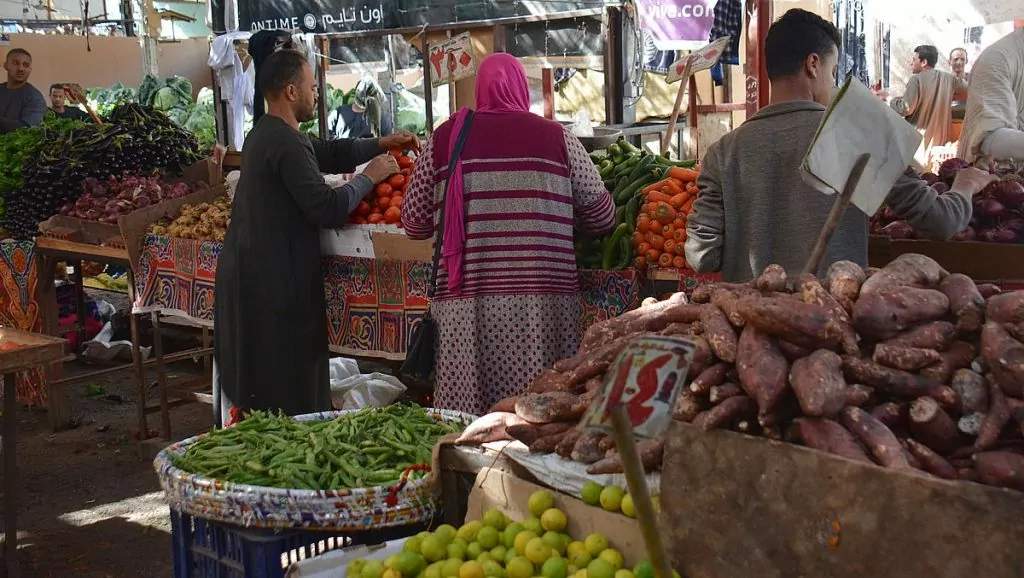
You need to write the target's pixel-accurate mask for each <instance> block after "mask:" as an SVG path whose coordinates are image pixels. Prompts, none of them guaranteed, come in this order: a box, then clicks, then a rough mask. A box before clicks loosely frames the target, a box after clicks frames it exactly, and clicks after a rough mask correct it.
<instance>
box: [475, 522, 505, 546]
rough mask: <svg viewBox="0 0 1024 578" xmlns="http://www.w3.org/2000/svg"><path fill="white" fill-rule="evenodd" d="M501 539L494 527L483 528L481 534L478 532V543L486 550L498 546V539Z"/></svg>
mask: <svg viewBox="0 0 1024 578" xmlns="http://www.w3.org/2000/svg"><path fill="white" fill-rule="evenodd" d="M500 537H501V536H500V534H499V533H498V530H497V529H495V528H494V527H493V526H484V527H483V528H480V531H479V532H477V534H476V541H477V543H478V544H480V547H481V548H483V549H484V550H490V549H491V548H493V547H495V546H497V545H498V539H499V538H500Z"/></svg>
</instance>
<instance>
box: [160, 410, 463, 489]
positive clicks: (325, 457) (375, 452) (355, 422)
mask: <svg viewBox="0 0 1024 578" xmlns="http://www.w3.org/2000/svg"><path fill="white" fill-rule="evenodd" d="M460 429H461V426H460V425H459V424H457V423H455V422H448V421H442V420H440V419H437V418H435V417H433V416H432V415H430V414H429V413H427V412H426V411H425V410H424V409H423V408H421V407H418V406H402V405H392V406H388V407H386V408H382V409H375V408H370V409H364V410H359V411H356V412H351V413H344V414H342V415H340V416H338V417H336V418H334V419H332V420H320V421H295V420H293V419H291V418H288V417H285V416H281V415H276V414H271V413H264V412H253V413H252V414H251V415H250V416H248V417H247V418H246V419H244V420H242V421H241V422H240V423H239V424H238V425H236V426H234V427H230V428H225V429H220V430H214V431H213V432H211V433H209V434H207V435H206V436H204V437H203V438H202V439H200V440H199V441H197V442H196V443H194V444H192V445H190V446H188V449H187V450H186V451H185V454H184V455H183V456H174V457H172V462H173V464H174V466H175V467H177V468H179V469H181V470H184V471H186V472H190V473H194V474H198V475H200V476H203V477H207V478H213V479H217V480H223V481H227V482H234V483H238V484H250V485H254V486H266V487H272V488H291V489H306V490H328V489H344V488H363V487H373V486H382V485H385V486H386V485H391V484H394V483H396V482H398V481H399V479H400V478H401V477H402V475H403V472H405V471H406V470H407V469H409V468H410V467H412V466H416V465H420V464H430V462H431V451H432V448H433V446H434V443H436V442H437V440H438V439H440V438H441V437H443V436H445V435H447V434H450V433H455V432H457V431H459V430H460ZM423 475H424V474H423V471H422V469H419V470H416V471H415V472H412V473H410V474H409V475H408V476H409V478H410V479H411V478H414V477H422V476H423Z"/></svg>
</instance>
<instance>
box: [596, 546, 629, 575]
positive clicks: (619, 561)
mask: <svg viewBox="0 0 1024 578" xmlns="http://www.w3.org/2000/svg"><path fill="white" fill-rule="evenodd" d="M597 557H598V558H600V559H601V560H604V561H605V562H607V563H609V564H611V565H612V568H615V569H616V570H622V568H623V566H625V565H626V561H625V560H624V559H623V558H622V554H621V553H620V552H619V551H618V550H615V549H614V548H608V549H607V550H605V551H603V552H601V553H600V554H598V556H597Z"/></svg>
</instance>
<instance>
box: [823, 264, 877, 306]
mask: <svg viewBox="0 0 1024 578" xmlns="http://www.w3.org/2000/svg"><path fill="white" fill-rule="evenodd" d="M866 279H867V276H866V275H865V274H864V270H863V269H861V268H860V265H858V264H856V263H854V262H853V261H836V262H835V263H832V264H831V265H830V266H829V268H828V271H827V272H826V273H825V288H826V289H828V292H829V294H831V295H832V297H834V298H835V300H836V301H837V302H839V304H840V305H842V306H843V309H845V310H846V312H847V313H853V304H854V303H855V302H856V301H857V296H858V295H860V286H861V285H863V284H864V281H865V280H866Z"/></svg>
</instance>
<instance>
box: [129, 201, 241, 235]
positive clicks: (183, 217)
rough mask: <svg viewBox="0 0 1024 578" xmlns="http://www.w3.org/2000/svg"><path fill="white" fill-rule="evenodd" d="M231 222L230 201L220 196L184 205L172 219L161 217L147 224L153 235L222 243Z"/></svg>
mask: <svg viewBox="0 0 1024 578" xmlns="http://www.w3.org/2000/svg"><path fill="white" fill-rule="evenodd" d="M230 224H231V201H230V200H228V198H227V197H220V198H218V199H216V200H214V201H213V202H211V203H199V204H197V205H184V206H183V207H181V212H179V213H178V215H177V216H176V217H175V218H173V219H161V220H160V221H159V222H157V223H154V224H152V225H150V226H149V232H150V233H153V234H154V235H167V236H170V237H176V238H179V239H195V240H197V241H213V242H216V243H223V242H224V237H225V236H227V233H228V226H229V225H230Z"/></svg>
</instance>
